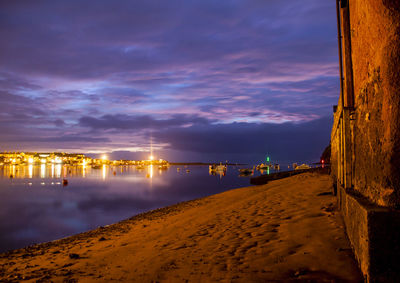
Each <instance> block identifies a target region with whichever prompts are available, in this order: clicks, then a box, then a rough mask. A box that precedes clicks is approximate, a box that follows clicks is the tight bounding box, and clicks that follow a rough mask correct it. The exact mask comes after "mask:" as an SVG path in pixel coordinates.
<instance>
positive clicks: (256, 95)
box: [0, 0, 339, 163]
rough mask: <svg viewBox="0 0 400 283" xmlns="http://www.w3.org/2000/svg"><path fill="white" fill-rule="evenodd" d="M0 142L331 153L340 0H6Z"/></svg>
mask: <svg viewBox="0 0 400 283" xmlns="http://www.w3.org/2000/svg"><path fill="white" fill-rule="evenodd" d="M0 38H1V44H0V99H1V104H0V151H5V150H7V151H10V150H11V151H19V150H26V151H67V152H82V153H103V152H108V153H110V152H114V153H113V154H110V157H112V158H118V159H121V158H124V159H130V158H133V159H135V158H145V157H147V156H148V152H149V150H150V148H151V147H152V148H153V151H154V155H155V156H156V158H165V159H167V160H169V161H204V162H207V161H220V160H221V161H222V160H223V161H225V160H228V161H231V162H249V163H257V162H261V161H263V159H264V158H265V156H266V155H267V154H268V155H270V156H271V158H272V160H273V161H276V162H294V161H297V162H310V161H318V160H319V156H320V155H321V153H322V151H323V150H324V148H325V147H326V146H327V145H328V144H329V140H330V130H331V126H332V118H331V117H332V105H334V104H336V103H337V99H338V96H339V78H338V58H337V33H336V10H335V1H318V0H306V1H298V0H291V1H289V0H286V1H277V0H276V1H269V0H247V1H244V0H243V1H240V0H232V1H216V0H213V1H211V0H201V1H200V0H199V1H193V0H185V1H183V0H181V1H178V0H176V1H175V0H168V1H162V0H159V1H153V0H145V1H99V0H96V1H71V0H69V1H55V0H49V1H30V0H29V1H28V0H27V1H1V2H0Z"/></svg>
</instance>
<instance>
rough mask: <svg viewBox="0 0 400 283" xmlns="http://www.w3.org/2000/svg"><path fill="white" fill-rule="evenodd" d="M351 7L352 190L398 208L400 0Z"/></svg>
mask: <svg viewBox="0 0 400 283" xmlns="http://www.w3.org/2000/svg"><path fill="white" fill-rule="evenodd" d="M349 9H350V10H349V11H350V31H351V55H352V64H353V80H354V96H355V97H354V98H355V103H354V106H355V116H354V117H355V121H353V125H354V131H353V140H354V146H353V151H354V152H353V164H354V166H353V168H354V172H352V174H353V177H352V178H353V185H354V189H355V190H356V191H358V192H360V193H361V194H362V195H364V196H366V197H367V198H368V199H370V200H371V201H372V202H373V203H375V204H378V205H382V206H388V207H400V1H399V0H392V1H390V0H387V1H384V0H383V1H382V0H381V1H380V0H369V1H368V0H364V1H358V0H357V1H349Z"/></svg>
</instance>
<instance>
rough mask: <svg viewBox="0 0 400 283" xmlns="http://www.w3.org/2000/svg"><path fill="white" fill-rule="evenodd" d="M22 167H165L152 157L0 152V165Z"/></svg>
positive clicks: (165, 163) (166, 162) (162, 162)
mask: <svg viewBox="0 0 400 283" xmlns="http://www.w3.org/2000/svg"><path fill="white" fill-rule="evenodd" d="M8 164H10V165H13V164H14V165H23V164H28V165H29V164H32V165H38V164H70V165H81V166H86V165H92V166H98V165H104V164H106V165H167V164H169V162H168V161H167V160H164V159H155V158H154V157H153V156H152V155H151V156H149V159H148V160H109V159H108V157H107V155H103V156H102V157H101V158H91V157H89V156H86V155H84V154H80V153H65V152H51V153H44V152H1V153H0V165H8Z"/></svg>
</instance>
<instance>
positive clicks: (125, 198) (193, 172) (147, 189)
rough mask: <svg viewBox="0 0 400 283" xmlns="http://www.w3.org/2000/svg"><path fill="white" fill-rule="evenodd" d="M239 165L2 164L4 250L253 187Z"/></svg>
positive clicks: (0, 233) (0, 234) (0, 247)
mask: <svg viewBox="0 0 400 283" xmlns="http://www.w3.org/2000/svg"><path fill="white" fill-rule="evenodd" d="M178 167H179V168H180V170H179V171H178ZM238 168H239V167H234V166H229V167H228V170H227V172H226V176H219V175H217V176H214V175H210V174H209V172H208V166H187V168H186V167H184V166H171V167H170V168H169V169H168V170H159V169H158V166H148V167H145V169H142V170H138V169H136V167H135V166H114V167H113V166H103V167H102V168H100V169H94V168H92V167H90V166H86V167H83V166H67V165H37V166H36V165H34V166H32V165H29V166H28V165H24V166H22V165H21V166H11V165H10V166H0V252H2V251H6V250H10V249H15V248H21V247H25V246H27V245H31V244H34V243H40V242H46V241H51V240H55V239H59V238H62V237H66V236H69V235H73V234H76V233H79V232H83V231H87V230H90V229H93V228H96V227H98V226H103V225H107V224H111V223H115V222H117V221H120V220H123V219H126V218H129V217H131V216H133V215H135V214H138V213H141V212H144V211H149V210H152V209H155V208H159V207H163V206H167V205H171V204H175V203H178V202H181V201H185V200H190V199H195V198H199V197H204V196H208V195H211V194H215V193H219V192H222V191H226V190H229V189H232V188H237V187H241V186H249V178H243V177H238ZM187 170H189V171H190V172H187ZM11 174H12V175H13V177H14V178H10V175H11ZM63 178H66V179H67V180H68V185H66V186H65V185H63Z"/></svg>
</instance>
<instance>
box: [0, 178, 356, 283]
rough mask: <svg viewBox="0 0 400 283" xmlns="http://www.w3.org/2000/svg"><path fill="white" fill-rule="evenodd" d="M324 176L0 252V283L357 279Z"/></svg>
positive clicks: (233, 193)
mask: <svg viewBox="0 0 400 283" xmlns="http://www.w3.org/2000/svg"><path fill="white" fill-rule="evenodd" d="M330 191H331V180H330V176H328V175H322V174H318V173H305V174H301V175H297V176H293V177H290V178H286V179H281V180H276V181H272V182H270V183H268V184H266V185H260V186H251V187H245V188H239V189H234V190H231V191H227V192H224V193H220V194H217V195H212V196H209V197H206V198H202V199H198V200H193V201H189V202H184V203H180V204H177V205H174V206H170V207H166V208H162V209H158V210H154V211H151V212H148V213H144V214H140V215H138V216H135V217H132V218H131V219H128V220H124V221H122V222H119V223H116V224H113V225H110V226H107V227H100V228H98V229H96V230H93V231H89V232H85V233H82V234H78V235H75V236H72V237H69V238H65V239H61V240H58V241H53V242H50V243H44V244H40V245H36V246H31V247H28V248H25V249H19V250H15V251H11V252H8V253H4V254H1V255H0V281H2V282H3V281H22V280H28V281H31V282H36V281H37V280H39V282H49V281H53V282H65V281H67V282H76V281H79V282H91V281H102V282H110V281H137V282H157V281H166V282H219V281H222V282H266V281H284V282H290V281H300V282H301V281H306V282H308V281H311V282H332V281H333V282H342V281H347V282H359V281H361V280H362V278H361V277H360V273H359V270H358V267H357V263H356V261H355V260H354V257H353V254H352V251H351V248H350V245H349V242H348V240H347V238H346V236H345V232H344V228H343V223H342V220H341V217H340V214H339V213H338V212H337V210H336V198H335V197H334V196H332V195H331V194H330Z"/></svg>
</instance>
